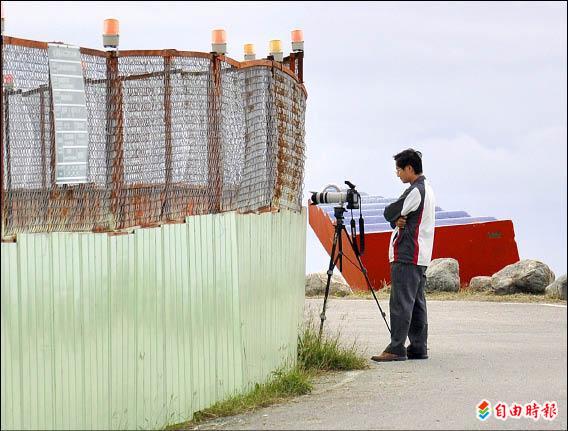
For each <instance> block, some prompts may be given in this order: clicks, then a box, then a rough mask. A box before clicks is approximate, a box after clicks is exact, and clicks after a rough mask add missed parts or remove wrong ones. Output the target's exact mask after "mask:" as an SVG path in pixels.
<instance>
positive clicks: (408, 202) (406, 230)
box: [371, 149, 436, 362]
mask: <svg viewBox="0 0 568 431" xmlns="http://www.w3.org/2000/svg"><path fill="white" fill-rule="evenodd" d="M394 160H395V164H396V174H397V176H398V177H399V178H400V180H401V181H402V182H403V183H410V187H408V188H407V189H406V190H405V191H404V193H403V194H402V196H401V197H400V198H399V199H398V200H397V201H396V202H393V203H392V204H390V205H388V206H387V207H386V208H385V211H384V216H385V218H386V219H387V221H389V222H390V224H391V226H392V227H393V228H394V231H393V233H392V235H391V240H390V246H389V261H390V262H391V291H390V302H389V305H390V322H391V342H390V344H389V345H388V346H387V348H386V349H385V350H384V352H383V353H381V354H380V355H378V356H373V357H372V358H371V359H372V360H374V361H377V362H390V361H405V360H406V359H407V358H408V359H427V358H428V349H427V341H428V319H427V314H426V298H425V296H424V286H425V284H426V274H425V273H426V267H427V266H428V264H429V263H430V260H431V259H432V245H433V243H434V219H435V208H436V200H435V197H434V192H433V191H432V188H431V187H430V185H429V183H428V182H427V181H426V177H424V175H423V174H422V154H421V153H420V152H419V151H415V150H413V149H408V150H404V151H402V152H400V153H398V154H397V155H395V156H394ZM407 336H408V338H409V340H410V344H409V346H408V347H407V348H405V347H404V345H405V342H406V337H407Z"/></svg>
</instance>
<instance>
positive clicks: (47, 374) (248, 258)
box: [1, 211, 306, 429]
mask: <svg viewBox="0 0 568 431" xmlns="http://www.w3.org/2000/svg"><path fill="white" fill-rule="evenodd" d="M305 233H306V217H305V212H304V213H302V214H298V213H293V212H288V211H282V212H280V213H276V214H263V215H237V214H235V213H225V214H220V215H206V216H197V217H190V218H188V219H187V221H186V223H185V224H173V225H166V226H163V227H161V228H155V229H140V230H137V231H136V232H135V233H134V234H130V235H118V236H107V235H106V234H90V233H52V234H30V235H20V236H19V237H18V242H17V243H16V244H9V243H3V244H2V246H1V254H2V255H1V257H2V275H1V281H2V287H1V301H2V304H1V317H2V329H1V331H2V334H1V336H2V338H1V339H2V344H1V348H2V365H1V377H2V385H1V388H2V391H1V409H2V411H1V418H2V419H1V420H2V429H14V428H16V429H30V428H39V429H133V428H152V429H155V428H159V427H162V426H163V425H165V424H168V423H170V424H171V423H176V422H181V421H184V420H187V419H188V418H190V417H191V415H192V413H193V412H194V411H197V410H199V409H202V408H204V407H207V406H209V405H211V404H213V403H214V402H215V401H218V400H221V399H224V398H226V397H227V396H229V395H231V394H233V393H235V392H238V391H242V390H243V389H245V388H247V387H248V386H249V385H251V384H253V383H255V382H258V381H262V380H264V379H266V378H267V377H268V376H269V375H270V373H271V372H272V371H273V370H274V369H276V368H277V367H279V366H280V365H282V364H284V363H286V362H292V361H294V360H295V357H296V337H297V328H298V325H299V323H300V321H301V313H302V304H303V298H304V296H303V295H304V274H305Z"/></svg>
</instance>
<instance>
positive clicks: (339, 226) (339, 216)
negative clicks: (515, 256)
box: [319, 206, 391, 338]
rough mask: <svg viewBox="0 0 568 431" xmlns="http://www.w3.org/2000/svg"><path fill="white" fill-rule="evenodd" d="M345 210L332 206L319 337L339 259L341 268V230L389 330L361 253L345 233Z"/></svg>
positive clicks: (340, 268) (340, 269) (341, 268)
mask: <svg viewBox="0 0 568 431" xmlns="http://www.w3.org/2000/svg"><path fill="white" fill-rule="evenodd" d="M345 211H346V209H345V208H343V207H342V206H338V207H334V208H333V212H334V216H335V219H336V223H335V235H334V236H333V245H332V246H331V255H330V260H329V269H328V270H327V284H326V285H325V297H324V299H323V310H322V312H321V314H320V318H321V323H320V329H319V336H320V338H321V334H322V331H323V322H324V321H325V306H326V305H327V297H328V295H329V285H330V282H331V276H332V274H333V268H335V266H336V265H337V261H339V271H342V270H343V242H342V235H341V234H342V232H345V235H346V236H347V239H348V241H349V245H350V246H351V248H352V249H353V253H354V254H355V257H356V258H357V263H358V266H359V270H360V271H361V272H362V273H363V275H364V276H365V281H366V282H367V287H368V288H369V290H370V291H371V293H372V294H373V298H375V302H376V303H377V306H378V307H379V311H380V312H381V315H382V316H383V320H384V321H385V324H386V325H387V329H388V330H389V332H391V330H390V327H389V324H388V323H387V319H386V314H385V312H384V311H383V309H382V308H381V305H380V304H379V300H378V299H377V296H376V295H375V291H374V290H373V288H372V287H371V282H370V281H369V277H368V275H367V270H366V269H365V267H364V266H363V262H361V255H360V254H359V250H358V248H357V247H356V246H355V245H354V244H353V239H352V238H351V237H350V236H349V235H348V234H347V229H345V225H344V223H343V219H344V217H343V213H344V212H345ZM352 227H353V230H354V225H353V226H352ZM336 250H338V253H337V256H335V251H336ZM346 259H348V260H349V258H347V257H346ZM349 262H351V263H352V264H353V265H356V264H355V263H354V262H352V261H351V260H349Z"/></svg>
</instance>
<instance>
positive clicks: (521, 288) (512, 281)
mask: <svg viewBox="0 0 568 431" xmlns="http://www.w3.org/2000/svg"><path fill="white" fill-rule="evenodd" d="M554 278H555V277H554V273H553V272H552V271H551V269H550V268H549V267H548V266H547V265H546V264H544V263H542V262H539V261H538V260H530V259H525V260H521V261H519V262H516V263H513V264H511V265H507V266H506V267H505V268H503V269H502V270H501V271H499V272H496V273H495V274H493V276H492V277H491V289H492V290H493V292H495V293H496V294H497V295H506V294H511V293H537V294H542V293H544V289H546V286H548V285H549V284H550V283H552V282H553V281H554Z"/></svg>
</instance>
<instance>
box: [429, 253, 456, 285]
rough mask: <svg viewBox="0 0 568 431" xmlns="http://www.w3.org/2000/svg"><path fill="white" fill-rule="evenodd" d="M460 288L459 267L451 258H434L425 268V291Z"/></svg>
mask: <svg viewBox="0 0 568 431" xmlns="http://www.w3.org/2000/svg"><path fill="white" fill-rule="evenodd" d="M458 290H460V267H459V264H458V261H457V260H455V259H452V258H442V259H434V260H433V261H432V262H430V265H429V266H428V269H427V270H426V292H433V291H438V292H457V291H458Z"/></svg>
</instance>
